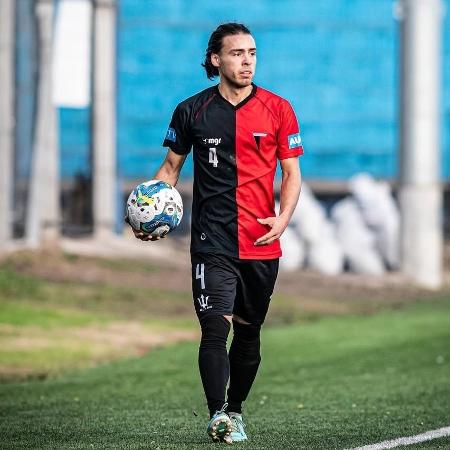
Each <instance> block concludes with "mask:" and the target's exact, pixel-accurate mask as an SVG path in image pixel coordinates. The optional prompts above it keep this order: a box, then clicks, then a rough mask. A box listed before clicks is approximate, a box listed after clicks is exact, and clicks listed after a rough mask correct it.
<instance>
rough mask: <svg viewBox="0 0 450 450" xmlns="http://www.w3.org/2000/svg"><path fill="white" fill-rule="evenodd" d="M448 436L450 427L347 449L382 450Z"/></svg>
mask: <svg viewBox="0 0 450 450" xmlns="http://www.w3.org/2000/svg"><path fill="white" fill-rule="evenodd" d="M445 436H450V427H445V428H439V429H438V430H431V431H426V432H425V433H422V434H417V435H416V436H407V437H401V438H397V439H392V440H391V441H383V442H378V444H370V445H365V446H364V447H355V448H352V449H347V450H384V449H386V448H394V447H400V446H401V445H412V444H417V443H419V442H425V441H431V440H433V439H438V438H441V437H445Z"/></svg>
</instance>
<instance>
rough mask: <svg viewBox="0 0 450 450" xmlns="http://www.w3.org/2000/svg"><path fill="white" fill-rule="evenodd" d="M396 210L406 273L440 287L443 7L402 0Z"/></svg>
mask: <svg viewBox="0 0 450 450" xmlns="http://www.w3.org/2000/svg"><path fill="white" fill-rule="evenodd" d="M400 14H401V20H402V23H401V37H402V39H401V47H402V59H401V63H402V65H401V66H402V67H401V136H400V192H399V200H400V209H401V216H402V225H401V226H402V232H401V238H402V241H401V254H402V269H403V271H404V273H405V274H406V275H407V276H408V277H409V278H411V279H412V280H414V281H415V282H416V283H417V284H418V285H421V286H423V287H427V288H431V289H436V288H439V287H440V286H441V284H442V240H443V238H442V222H441V215H442V189H441V186H440V180H439V178H440V176H439V170H440V164H439V163H440V95H441V89H440V88H441V55H442V51H441V40H442V17H443V4H442V1H441V0H401V2H400Z"/></svg>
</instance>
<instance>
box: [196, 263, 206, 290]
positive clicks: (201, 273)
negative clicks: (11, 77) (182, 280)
mask: <svg viewBox="0 0 450 450" xmlns="http://www.w3.org/2000/svg"><path fill="white" fill-rule="evenodd" d="M195 279H196V280H200V286H201V288H202V289H205V265H204V264H197V266H196V267H195Z"/></svg>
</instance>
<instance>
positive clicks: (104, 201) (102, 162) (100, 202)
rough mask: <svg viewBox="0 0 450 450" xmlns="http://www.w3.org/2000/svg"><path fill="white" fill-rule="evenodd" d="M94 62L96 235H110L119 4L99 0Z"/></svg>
mask: <svg viewBox="0 0 450 450" xmlns="http://www.w3.org/2000/svg"><path fill="white" fill-rule="evenodd" d="M94 4H95V13H94V63H93V70H94V73H93V158H92V160H93V161H92V162H93V170H92V173H93V175H92V176H93V217H94V234H95V236H96V237H98V238H108V237H111V236H112V235H113V234H114V225H115V221H116V204H117V201H116V199H117V197H116V110H115V105H116V95H115V93H116V92H115V89H116V86H115V72H116V45H115V43H116V32H115V31H116V3H115V0H95V3H94Z"/></svg>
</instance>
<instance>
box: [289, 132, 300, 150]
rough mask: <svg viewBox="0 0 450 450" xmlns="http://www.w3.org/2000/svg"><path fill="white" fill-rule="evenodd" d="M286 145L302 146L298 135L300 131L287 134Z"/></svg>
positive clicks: (290, 146) (292, 146)
mask: <svg viewBox="0 0 450 450" xmlns="http://www.w3.org/2000/svg"><path fill="white" fill-rule="evenodd" d="M288 145H289V148H296V147H301V146H302V138H301V137H300V133H296V134H291V135H289V136H288Z"/></svg>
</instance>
